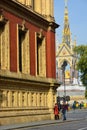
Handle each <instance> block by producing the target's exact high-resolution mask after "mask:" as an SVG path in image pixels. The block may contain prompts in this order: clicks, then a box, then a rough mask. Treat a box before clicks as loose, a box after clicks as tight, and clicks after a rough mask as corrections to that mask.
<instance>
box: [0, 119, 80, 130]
mask: <svg viewBox="0 0 87 130" xmlns="http://www.w3.org/2000/svg"><path fill="white" fill-rule="evenodd" d="M75 120H81V118H80V119H72V118H68V119H67V120H66V121H63V120H62V119H59V120H44V121H36V122H29V123H22V124H13V125H6V126H0V130H14V129H21V128H27V127H34V126H40V125H47V124H57V123H64V122H67V121H68V122H70V121H75Z"/></svg>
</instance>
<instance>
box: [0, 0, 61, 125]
mask: <svg viewBox="0 0 87 130" xmlns="http://www.w3.org/2000/svg"><path fill="white" fill-rule="evenodd" d="M36 3H37V2H36V0H29V1H27V0H2V1H0V124H4V123H5V124H9V123H18V122H25V121H26V122H28V121H35V120H43V119H53V118H54V115H53V106H54V103H55V102H56V88H57V87H58V86H59V83H58V82H57V81H56V64H55V63H56V61H55V60H56V59H55V29H56V28H57V27H58V25H57V24H56V23H55V19H54V16H53V0H52V1H51V2H50V1H48V2H47V1H46V0H45V1H43V0H42V1H40V0H38V5H37V4H36ZM41 4H42V5H43V6H40V5H41ZM49 5H50V6H49ZM38 115H39V116H38ZM31 116H32V119H31V118H30V117H31Z"/></svg>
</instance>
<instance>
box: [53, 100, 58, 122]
mask: <svg viewBox="0 0 87 130" xmlns="http://www.w3.org/2000/svg"><path fill="white" fill-rule="evenodd" d="M54 115H55V120H58V119H59V109H58V104H57V103H55V106H54Z"/></svg>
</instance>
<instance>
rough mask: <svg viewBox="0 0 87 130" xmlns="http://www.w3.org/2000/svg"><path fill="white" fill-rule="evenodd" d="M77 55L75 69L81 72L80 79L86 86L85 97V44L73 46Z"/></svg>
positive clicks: (86, 62)
mask: <svg viewBox="0 0 87 130" xmlns="http://www.w3.org/2000/svg"><path fill="white" fill-rule="evenodd" d="M74 52H76V53H77V55H78V62H77V70H79V71H80V72H81V77H80V78H81V81H82V83H83V85H84V86H85V87H86V91H85V97H86V98H87V46H86V45H80V46H76V47H75V48H74Z"/></svg>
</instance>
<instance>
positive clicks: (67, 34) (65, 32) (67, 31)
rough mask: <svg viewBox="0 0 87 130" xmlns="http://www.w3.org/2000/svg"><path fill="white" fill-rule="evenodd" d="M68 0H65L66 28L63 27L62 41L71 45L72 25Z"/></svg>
mask: <svg viewBox="0 0 87 130" xmlns="http://www.w3.org/2000/svg"><path fill="white" fill-rule="evenodd" d="M67 5H68V0H65V10H64V29H63V39H62V42H63V43H66V44H68V45H70V27H69V18H68V7H67Z"/></svg>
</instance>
